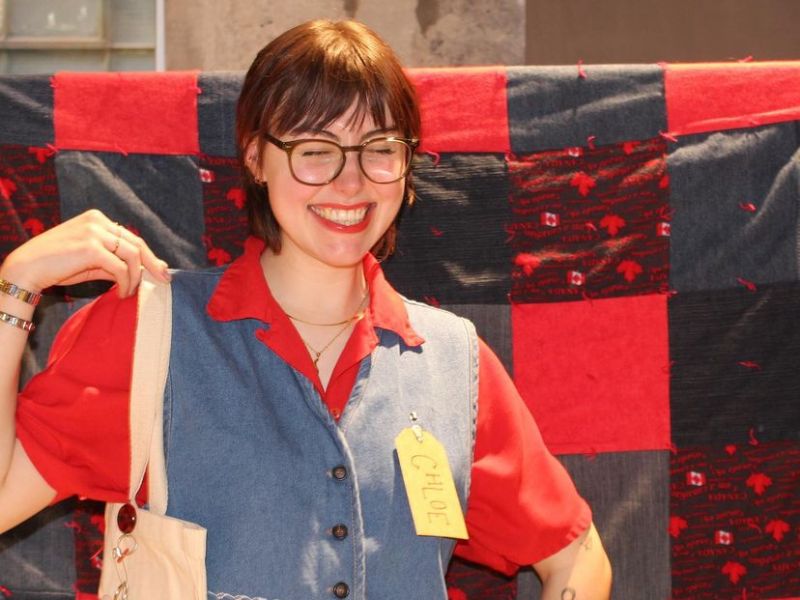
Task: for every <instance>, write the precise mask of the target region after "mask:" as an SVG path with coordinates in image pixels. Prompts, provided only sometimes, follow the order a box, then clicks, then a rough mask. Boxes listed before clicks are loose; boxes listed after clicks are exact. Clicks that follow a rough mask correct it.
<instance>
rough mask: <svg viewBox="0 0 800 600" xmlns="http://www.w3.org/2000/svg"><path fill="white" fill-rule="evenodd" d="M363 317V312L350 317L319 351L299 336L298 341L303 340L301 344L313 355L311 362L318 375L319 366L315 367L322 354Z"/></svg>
mask: <svg viewBox="0 0 800 600" xmlns="http://www.w3.org/2000/svg"><path fill="white" fill-rule="evenodd" d="M363 317H364V313H363V312H359V313H356V314H355V315H353V316H352V317H350V318H349V319H347V321H345V322H344V327H342V328H341V329H340V330H339V331H337V332H336V335H335V336H333V337H332V338H331V339H330V340H329V341H328V343H327V344H325V345H324V346H323V347H322V348H321V349H320V350H317V349H316V348H314V347H313V346H312V345H311V344H309V343H308V342H307V341H306V338H304V337H303V336H302V335H301V336H300V339H301V340H303V343H304V344H305V345H306V348H308V349H309V350H310V351H311V354H313V355H314V358H312V359H311V360H312V361H313V363H314V368H315V369H316V370H317V373H319V366H317V363H318V362H319V359H320V357H321V356H322V353H323V352H325V350H327V349H328V348H330V347H331V344H333V342H335V341H336V340H337V339H338V338H339V336H340V335H342V334H343V333H344V332H345V331H347V329H348V328H349V327H350V323H352V322H354V321H360V320H361V319H362V318H363ZM298 333H299V332H298Z"/></svg>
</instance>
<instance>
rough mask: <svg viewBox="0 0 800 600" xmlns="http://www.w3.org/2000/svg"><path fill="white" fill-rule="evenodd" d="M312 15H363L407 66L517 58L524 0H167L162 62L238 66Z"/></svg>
mask: <svg viewBox="0 0 800 600" xmlns="http://www.w3.org/2000/svg"><path fill="white" fill-rule="evenodd" d="M313 18H328V19H347V18H353V19H357V20H359V21H363V22H364V23H366V24H367V25H369V26H370V27H371V28H373V29H374V30H375V31H376V32H377V33H378V34H379V35H380V36H382V37H383V38H384V39H385V40H386V41H387V42H389V44H390V45H391V46H392V47H393V48H394V49H395V51H396V52H397V53H398V55H399V56H400V59H401V61H402V62H403V64H405V65H406V66H409V67H421V66H447V65H485V64H521V63H522V62H523V61H524V54H525V45H524V41H523V40H524V36H525V5H524V0H290V1H286V0H280V1H279V0H225V1H219V0H167V1H166V57H167V68H168V69H202V70H244V69H246V68H247V66H248V65H249V64H250V61H251V60H252V58H253V56H254V55H255V53H256V52H257V51H258V49H259V48H261V47H262V46H263V45H264V44H266V43H267V42H268V41H269V40H271V39H272V38H273V37H275V36H276V35H278V34H279V33H281V32H283V31H284V30H286V29H288V28H289V27H291V26H293V25H296V24H298V23H301V22H303V21H306V20H308V19H313Z"/></svg>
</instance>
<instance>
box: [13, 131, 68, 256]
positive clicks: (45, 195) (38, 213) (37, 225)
mask: <svg viewBox="0 0 800 600" xmlns="http://www.w3.org/2000/svg"><path fill="white" fill-rule="evenodd" d="M54 154H55V151H54V150H53V149H52V148H41V147H30V146H17V145H9V146H3V145H0V207H1V208H0V259H5V257H6V255H7V254H8V253H9V252H10V251H11V250H13V249H14V248H16V247H17V246H19V245H20V244H21V243H23V242H25V241H26V240H28V239H30V238H31V237H33V236H35V235H37V234H39V233H42V232H43V231H44V230H45V229H49V228H50V227H53V226H54V225H56V224H57V223H59V222H60V221H61V210H60V204H59V202H60V201H59V196H58V182H57V181H56V172H55V167H54V164H53V155H54Z"/></svg>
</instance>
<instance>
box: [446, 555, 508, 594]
mask: <svg viewBox="0 0 800 600" xmlns="http://www.w3.org/2000/svg"><path fill="white" fill-rule="evenodd" d="M489 598H491V599H492V600H516V598H517V582H516V580H515V579H514V578H513V577H506V576H505V575H500V574H499V573H495V572H493V571H490V570H489V569H487V568H486V567H481V566H480V565H475V564H472V563H468V562H466V561H464V560H461V559H460V558H454V559H453V560H452V562H451V563H450V568H449V569H448V571H447V600H487V599H489Z"/></svg>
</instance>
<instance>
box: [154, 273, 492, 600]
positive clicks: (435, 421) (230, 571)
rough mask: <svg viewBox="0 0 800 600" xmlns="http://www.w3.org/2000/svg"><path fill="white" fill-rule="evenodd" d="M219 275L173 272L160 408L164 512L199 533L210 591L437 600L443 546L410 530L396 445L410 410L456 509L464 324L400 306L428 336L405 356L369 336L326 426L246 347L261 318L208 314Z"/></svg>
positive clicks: (287, 371) (463, 484)
mask: <svg viewBox="0 0 800 600" xmlns="http://www.w3.org/2000/svg"><path fill="white" fill-rule="evenodd" d="M221 273H222V271H221V270H211V271H203V272H196V273H188V272H178V273H176V274H175V276H174V279H173V284H172V288H173V306H174V309H173V334H172V351H171V356H170V368H169V376H168V381H167V386H166V391H165V405H164V417H165V421H164V447H165V455H166V464H167V473H168V484H169V508H168V511H167V514H169V515H172V516H175V517H178V518H181V519H186V520H189V521H193V522H196V523H199V524H201V525H203V526H205V527H206V528H207V529H208V554H207V560H206V564H207V567H208V589H209V597H211V598H214V597H216V598H221V599H224V598H233V597H235V598H237V599H239V598H241V599H243V600H244V599H247V598H252V599H254V600H256V599H259V600H261V599H263V600H312V599H313V600H316V599H325V598H343V597H346V598H352V599H356V600H366V599H367V598H370V599H372V600H392V599H395V598H396V599H398V600H400V599H402V600H407V599H408V598H421V599H425V600H434V599H441V600H445V599H446V598H447V592H446V589H445V583H444V574H445V571H446V569H447V565H448V562H449V560H450V557H451V554H452V551H453V547H454V545H455V542H454V541H453V540H450V539H443V538H436V537H424V536H417V535H416V533H415V531H414V525H413V522H412V520H411V514H410V510H409V506H408V500H407V497H406V493H405V487H404V484H403V481H402V478H401V475H400V469H399V464H398V461H397V457H396V454H395V452H394V438H395V436H396V435H397V434H398V433H399V432H400V431H401V430H402V429H403V428H405V427H408V426H410V421H409V413H411V411H414V412H415V413H416V414H417V416H418V418H419V424H420V425H422V426H423V428H424V429H425V430H427V431H430V432H432V433H433V434H434V435H435V436H436V437H437V438H438V439H439V440H440V441H441V442H442V444H443V445H444V447H445V448H446V449H447V453H448V458H449V461H450V466H451V469H452V471H453V475H454V479H455V484H456V490H457V491H458V494H459V497H460V500H461V505H462V509H463V510H465V511H466V500H467V496H468V492H469V474H470V469H471V463H472V453H473V446H474V438H475V419H476V411H477V394H478V392H477V386H478V377H477V373H478V367H477V362H478V358H477V357H478V349H477V337H476V335H475V331H474V328H473V326H472V325H471V324H470V323H469V322H468V321H465V320H464V319H461V318H459V317H456V316H454V315H452V314H450V313H447V312H445V311H442V310H438V309H435V308H432V307H429V306H426V305H423V304H418V303H415V302H411V301H406V302H405V305H406V309H407V311H408V314H409V319H410V322H411V325H412V327H413V328H414V330H415V331H417V332H418V333H419V334H420V335H421V336H422V337H423V338H424V339H425V340H426V341H425V342H424V343H423V344H422V345H421V346H419V347H409V346H407V345H405V344H404V343H403V341H402V338H400V337H399V336H398V335H397V334H395V333H393V332H391V331H387V330H380V329H379V330H377V331H376V333H377V334H378V337H379V340H380V341H379V344H378V346H377V348H376V349H375V350H374V351H373V352H372V354H371V355H370V356H369V357H367V358H365V359H364V360H363V361H362V363H361V365H360V367H359V373H358V377H357V380H356V384H355V386H354V388H353V391H352V393H351V396H350V399H349V402H348V404H347V406H346V408H345V411H344V413H343V414H342V416H341V419H340V420H339V422H338V423H337V422H336V421H335V420H334V419H333V417H332V416H331V415H330V413H329V412H328V410H327V408H326V407H325V405H324V403H323V402H322V400H321V398H320V397H319V394H318V393H317V392H316V390H315V389H314V387H313V385H312V384H311V382H310V381H309V380H308V379H307V378H305V377H304V376H303V375H301V374H300V373H298V372H297V371H296V370H295V369H293V368H291V367H290V366H289V365H287V364H286V363H285V362H284V361H283V360H282V359H280V358H279V357H278V356H277V355H275V354H274V353H273V352H272V351H271V350H270V349H269V348H268V347H267V346H265V345H264V344H263V343H262V342H261V341H259V340H258V339H257V338H256V332H257V331H258V330H263V329H266V328H268V327H269V325H268V324H266V323H262V322H261V321H258V320H254V319H245V320H239V321H232V322H218V321H215V320H213V319H212V318H211V317H209V316H208V314H207V312H206V304H207V303H208V300H209V298H210V296H211V294H212V293H213V291H214V288H215V287H216V284H217V282H218V281H219V277H220V275H221ZM243 293H247V292H246V291H244V290H243Z"/></svg>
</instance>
